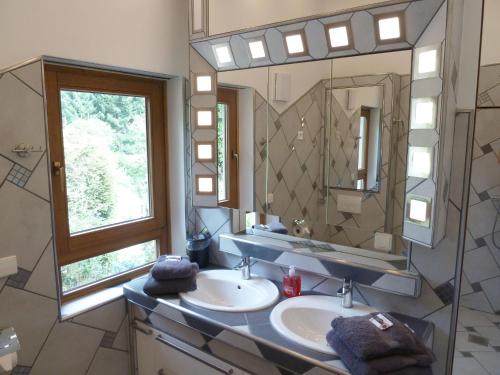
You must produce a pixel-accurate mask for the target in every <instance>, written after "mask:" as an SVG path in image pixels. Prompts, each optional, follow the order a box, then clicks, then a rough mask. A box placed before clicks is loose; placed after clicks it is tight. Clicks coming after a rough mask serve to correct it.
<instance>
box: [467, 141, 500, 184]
mask: <svg viewBox="0 0 500 375" xmlns="http://www.w3.org/2000/svg"><path fill="white" fill-rule="evenodd" d="M499 135H500V134H499ZM497 169H498V163H497V158H496V155H495V154H494V153H493V152H490V153H488V154H486V155H484V156H481V157H480V158H477V159H474V161H473V162H472V172H471V184H472V186H474V189H476V191H477V192H478V193H481V192H483V191H485V190H488V189H490V188H492V187H494V186H497V185H499V184H500V173H492V171H496V170H497Z"/></svg>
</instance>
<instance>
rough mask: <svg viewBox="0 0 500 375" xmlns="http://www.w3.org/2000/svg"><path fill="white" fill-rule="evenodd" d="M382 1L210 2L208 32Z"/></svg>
mask: <svg viewBox="0 0 500 375" xmlns="http://www.w3.org/2000/svg"><path fill="white" fill-rule="evenodd" d="M384 1H386V0H286V1H283V0H209V32H210V35H215V34H220V33H225V32H229V31H234V30H240V29H246V28H250V27H256V26H261V25H266V24H270V23H274V22H281V21H287V20H292V19H296V18H302V17H307V16H313V15H317V14H324V13H333V12H338V11H340V10H344V9H349V8H353V7H358V6H364V5H369V4H374V3H381V2H384Z"/></svg>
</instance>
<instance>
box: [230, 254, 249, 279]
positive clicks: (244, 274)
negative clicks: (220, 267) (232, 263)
mask: <svg viewBox="0 0 500 375" xmlns="http://www.w3.org/2000/svg"><path fill="white" fill-rule="evenodd" d="M234 269H237V270H241V278H242V279H243V280H250V279H251V278H252V273H251V269H250V257H249V256H244V257H241V262H240V263H238V265H237V266H236V267H234Z"/></svg>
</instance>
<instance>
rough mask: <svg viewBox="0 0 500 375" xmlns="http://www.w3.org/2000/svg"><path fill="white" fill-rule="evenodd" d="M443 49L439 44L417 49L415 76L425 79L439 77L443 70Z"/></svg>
mask: <svg viewBox="0 0 500 375" xmlns="http://www.w3.org/2000/svg"><path fill="white" fill-rule="evenodd" d="M440 65H441V49H440V47H439V46H429V47H421V48H416V49H415V58H414V66H413V78H414V79H424V78H434V77H439V72H440V70H441V67H440Z"/></svg>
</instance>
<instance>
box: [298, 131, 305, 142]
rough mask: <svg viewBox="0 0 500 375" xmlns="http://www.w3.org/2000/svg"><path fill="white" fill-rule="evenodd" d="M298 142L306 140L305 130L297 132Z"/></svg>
mask: <svg viewBox="0 0 500 375" xmlns="http://www.w3.org/2000/svg"><path fill="white" fill-rule="evenodd" d="M297 140H298V141H303V140H304V131H303V130H299V131H298V132H297Z"/></svg>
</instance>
